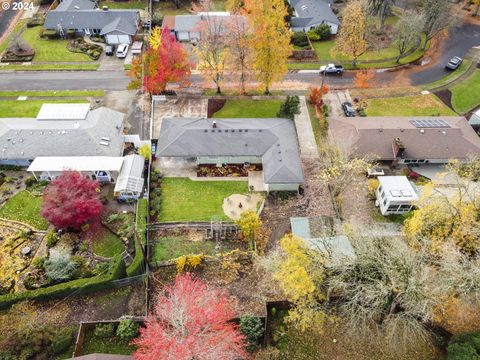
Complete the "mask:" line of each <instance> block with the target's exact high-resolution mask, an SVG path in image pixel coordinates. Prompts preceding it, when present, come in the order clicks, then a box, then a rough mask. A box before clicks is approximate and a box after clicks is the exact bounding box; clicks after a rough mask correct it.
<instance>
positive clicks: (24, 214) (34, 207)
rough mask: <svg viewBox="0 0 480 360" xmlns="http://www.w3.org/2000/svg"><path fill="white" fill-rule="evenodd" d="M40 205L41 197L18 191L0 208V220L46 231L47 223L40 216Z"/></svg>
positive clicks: (41, 202) (41, 203)
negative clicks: (16, 222) (24, 224)
mask: <svg viewBox="0 0 480 360" xmlns="http://www.w3.org/2000/svg"><path fill="white" fill-rule="evenodd" d="M42 205H43V198H42V197H41V196H33V195H32V194H31V193H30V192H28V191H26V190H24V191H20V192H18V193H16V194H15V195H14V196H12V197H11V198H10V199H9V200H8V201H7V202H6V203H5V204H4V205H3V206H2V207H0V218H4V219H9V220H15V221H20V222H23V223H26V224H29V225H31V226H33V227H34V228H36V229H39V230H46V229H47V228H48V223H47V221H46V220H45V219H44V218H43V217H42V215H40V211H41V210H42Z"/></svg>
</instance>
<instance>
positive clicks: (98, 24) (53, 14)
mask: <svg viewBox="0 0 480 360" xmlns="http://www.w3.org/2000/svg"><path fill="white" fill-rule="evenodd" d="M138 17H139V12H138V10H117V9H114V10H107V11H104V10H100V9H94V10H68V11H59V10H53V11H49V12H48V13H47V16H46V17H45V24H44V27H45V28H46V29H54V30H56V29H58V27H59V26H61V27H62V28H63V29H101V30H102V35H103V34H106V33H109V32H111V31H120V32H123V33H125V34H129V35H134V34H135V33H136V32H137V23H138Z"/></svg>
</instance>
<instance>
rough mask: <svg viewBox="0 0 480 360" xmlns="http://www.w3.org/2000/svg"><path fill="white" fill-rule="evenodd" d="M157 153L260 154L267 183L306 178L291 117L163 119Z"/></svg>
mask: <svg viewBox="0 0 480 360" xmlns="http://www.w3.org/2000/svg"><path fill="white" fill-rule="evenodd" d="M212 120H215V121H216V122H217V127H216V128H213V127H212ZM157 156H159V157H162V156H164V157H199V156H258V157H262V163H263V173H264V182H265V183H266V184H292V183H293V184H296V183H302V182H303V180H304V178H303V171H302V166H301V162H300V156H299V151H298V144H297V137H296V132H295V126H294V124H293V122H292V121H291V120H288V119H200V118H196V119H190V118H167V119H163V121H162V127H161V130H160V139H159V141H158V149H157Z"/></svg>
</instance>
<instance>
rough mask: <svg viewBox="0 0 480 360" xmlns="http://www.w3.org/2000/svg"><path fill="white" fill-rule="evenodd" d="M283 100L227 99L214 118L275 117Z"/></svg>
mask: <svg viewBox="0 0 480 360" xmlns="http://www.w3.org/2000/svg"><path fill="white" fill-rule="evenodd" d="M282 102H283V101H282V100H276V99H272V100H227V102H226V103H225V105H224V106H223V108H222V109H220V111H217V112H216V113H215V114H214V115H213V117H214V118H275V117H277V113H278V110H280V106H281V105H282Z"/></svg>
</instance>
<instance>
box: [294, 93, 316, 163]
mask: <svg viewBox="0 0 480 360" xmlns="http://www.w3.org/2000/svg"><path fill="white" fill-rule="evenodd" d="M295 127H296V128H297V136H298V142H299V144H300V156H301V157H303V158H310V159H311V158H318V149H317V142H316V141H315V134H314V133H313V128H312V123H311V122H310V115H309V113H308V107H307V101H306V100H305V96H300V114H298V115H295Z"/></svg>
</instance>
